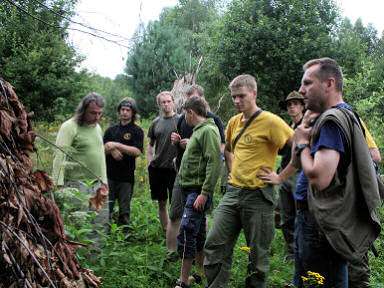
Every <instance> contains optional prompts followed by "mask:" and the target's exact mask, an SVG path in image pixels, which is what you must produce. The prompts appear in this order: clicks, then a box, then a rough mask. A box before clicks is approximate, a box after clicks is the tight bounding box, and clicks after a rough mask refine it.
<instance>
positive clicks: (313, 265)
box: [293, 210, 348, 288]
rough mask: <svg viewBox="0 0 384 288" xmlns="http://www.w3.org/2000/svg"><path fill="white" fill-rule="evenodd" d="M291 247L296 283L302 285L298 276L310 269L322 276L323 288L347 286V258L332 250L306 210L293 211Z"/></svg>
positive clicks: (346, 287)
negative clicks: (294, 220)
mask: <svg viewBox="0 0 384 288" xmlns="http://www.w3.org/2000/svg"><path fill="white" fill-rule="evenodd" d="M294 250H295V272H294V275H293V284H294V285H295V287H299V288H300V287H303V280H302V278H301V276H307V272H308V271H311V272H315V273H319V274H320V275H321V276H323V277H325V280H324V286H323V287H324V288H348V265H347V264H348V262H347V261H346V260H345V259H343V257H342V256H341V255H340V254H338V253H336V251H335V250H333V248H332V247H331V245H330V244H329V242H328V241H327V239H326V237H325V235H324V234H323V233H322V232H321V231H320V229H319V228H318V226H317V224H316V222H315V219H314V218H313V216H312V215H311V213H310V212H309V211H308V210H306V211H298V213H297V215H296V222H295V248H294ZM305 287H307V286H305Z"/></svg>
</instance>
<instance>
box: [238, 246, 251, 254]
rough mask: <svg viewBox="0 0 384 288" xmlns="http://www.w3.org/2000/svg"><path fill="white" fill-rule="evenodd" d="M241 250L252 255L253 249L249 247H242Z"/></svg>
mask: <svg viewBox="0 0 384 288" xmlns="http://www.w3.org/2000/svg"><path fill="white" fill-rule="evenodd" d="M240 250H243V251H245V252H248V253H251V248H249V247H240Z"/></svg>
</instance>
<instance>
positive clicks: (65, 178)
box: [52, 92, 108, 230]
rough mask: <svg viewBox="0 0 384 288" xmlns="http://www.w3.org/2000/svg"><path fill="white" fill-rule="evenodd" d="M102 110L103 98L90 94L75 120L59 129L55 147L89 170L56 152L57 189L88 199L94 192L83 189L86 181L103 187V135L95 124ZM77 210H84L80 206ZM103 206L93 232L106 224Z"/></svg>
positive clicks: (106, 216) (104, 180)
mask: <svg viewBox="0 0 384 288" xmlns="http://www.w3.org/2000/svg"><path fill="white" fill-rule="evenodd" d="M103 108H104V100H103V98H102V97H101V96H100V95H99V94H97V93H94V92H92V93H90V94H88V95H87V96H85V97H84V98H83V100H82V101H81V102H80V103H79V105H78V107H77V111H76V114H75V116H74V117H72V118H71V119H69V120H67V121H65V122H64V123H63V124H62V125H61V127H60V130H59V132H58V134H57V138H56V145H57V146H59V147H61V148H62V149H64V150H65V151H67V152H68V153H69V154H70V155H71V156H73V158H74V159H76V160H77V161H78V162H80V163H82V164H83V165H84V166H85V167H87V168H88V169H89V170H88V169H86V168H85V167H84V166H83V165H81V164H79V163H78V162H77V161H73V160H72V159H70V157H68V156H66V155H65V154H64V153H63V152H61V151H57V152H56V153H55V155H54V160H53V171H52V178H53V181H54V182H55V184H56V185H57V186H58V188H59V189H61V188H62V187H63V186H66V187H68V186H70V187H74V188H77V189H79V190H80V191H82V192H83V193H84V194H86V195H90V194H93V193H94V192H95V188H91V187H89V186H88V185H86V184H85V182H86V181H89V182H90V183H97V182H99V183H100V182H102V183H103V184H107V175H106V167H105V153H104V143H103V132H102V129H101V127H100V125H99V124H98V122H99V120H100V118H101V116H102V113H103ZM100 184H101V183H100ZM75 205H76V203H75ZM79 206H80V205H79ZM81 206H84V205H83V203H81ZM106 206H107V205H104V208H103V209H102V210H101V211H99V213H98V215H97V217H96V219H95V223H97V225H98V227H96V228H95V230H97V229H105V227H106V225H107V223H108V211H107V209H106Z"/></svg>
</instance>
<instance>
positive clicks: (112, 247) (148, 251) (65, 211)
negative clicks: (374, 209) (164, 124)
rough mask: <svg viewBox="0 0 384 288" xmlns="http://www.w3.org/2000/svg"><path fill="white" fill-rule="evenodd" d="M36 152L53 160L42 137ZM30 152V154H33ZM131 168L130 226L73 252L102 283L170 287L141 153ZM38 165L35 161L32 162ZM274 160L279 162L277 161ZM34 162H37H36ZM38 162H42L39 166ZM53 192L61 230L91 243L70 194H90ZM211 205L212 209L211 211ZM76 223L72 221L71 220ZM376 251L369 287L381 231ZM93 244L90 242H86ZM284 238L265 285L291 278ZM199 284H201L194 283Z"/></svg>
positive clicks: (243, 264)
mask: <svg viewBox="0 0 384 288" xmlns="http://www.w3.org/2000/svg"><path fill="white" fill-rule="evenodd" d="M150 123H151V121H149V120H143V121H142V122H141V124H142V127H143V129H144V130H146V129H148V127H149V125H150ZM35 127H37V128H38V132H39V133H40V134H42V135H44V136H45V137H47V138H48V139H55V138H56V133H57V129H58V127H57V125H54V126H52V125H46V124H44V123H36V125H35ZM36 145H37V148H38V149H39V151H40V152H39V153H40V158H42V159H40V162H41V163H45V164H46V166H50V165H51V163H52V151H51V152H49V153H42V150H44V151H46V150H47V147H46V143H44V142H41V141H39V142H37V143H36ZM31 155H32V154H31ZM136 164H137V165H136V167H137V168H136V173H135V177H136V180H135V189H134V194H133V200H132V207H131V208H132V212H131V228H132V230H131V231H130V233H129V234H128V235H126V234H123V231H122V229H123V227H117V225H116V224H115V223H112V225H111V230H110V233H105V235H103V239H104V247H103V249H102V251H101V253H100V254H98V257H97V259H98V260H99V261H97V262H96V263H93V264H91V262H90V259H89V256H88V254H87V249H85V248H82V249H79V250H78V253H77V257H78V259H79V260H80V263H81V265H82V266H85V267H88V268H91V269H93V270H94V271H95V275H97V276H102V277H103V280H104V286H103V287H106V288H109V287H111V288H112V287H113V288H115V287H132V288H133V287H134V288H136V287H147V286H148V287H159V288H166V287H167V288H168V287H173V286H172V285H174V283H175V280H176V279H177V277H178V276H179V273H180V265H181V262H180V261H178V262H175V263H169V264H168V265H167V266H166V269H165V270H163V269H162V265H163V261H164V259H165V255H166V246H165V235H164V232H163V231H162V228H161V225H160V222H159V220H158V215H157V213H158V212H157V203H156V201H152V200H150V192H149V185H148V174H147V169H146V161H145V155H142V156H141V157H140V158H137V161H136ZM35 165H36V164H35ZM276 165H277V166H278V163H276ZM35 167H36V166H35ZM39 168H41V167H39ZM221 197H222V195H221V194H219V193H216V195H215V203H214V207H216V206H217V205H218V203H219V201H220V200H221ZM55 198H56V201H57V202H58V205H59V207H60V210H61V215H62V217H63V219H64V224H65V231H66V232H67V234H68V235H69V236H70V237H71V238H73V239H77V240H80V241H82V242H87V243H89V244H90V245H93V243H92V242H91V241H89V240H88V237H87V236H88V235H89V234H90V230H92V228H93V227H92V225H90V222H91V221H90V220H91V219H92V217H94V215H93V213H92V212H82V213H78V212H76V211H77V210H78V208H77V207H74V206H73V204H72V201H71V199H73V198H79V199H83V201H84V205H87V203H88V199H86V198H84V197H83V195H81V193H80V192H79V191H78V190H76V189H71V188H65V189H64V190H61V191H60V193H59V192H55ZM214 211H215V210H213V213H214ZM383 211H384V210H383V208H381V209H380V210H379V215H380V219H384V212H383ZM212 218H213V215H209V216H208V223H209V226H210V225H212ZM74 223H76V225H74ZM244 246H247V245H246V240H245V237H244V234H243V233H241V234H240V236H239V239H238V241H237V243H236V246H235V248H234V254H233V266H232V269H231V276H230V283H229V287H232V288H240V287H244V279H245V277H246V273H247V265H248V254H247V252H245V251H241V250H240V247H244ZM375 246H376V248H377V250H378V252H379V255H380V256H379V257H378V258H374V256H373V255H372V253H369V257H370V263H371V275H372V276H371V283H370V285H371V287H377V288H379V287H380V288H382V287H383V286H382V283H384V268H383V267H384V258H383V256H382V255H384V232H382V233H381V235H380V237H379V239H378V240H377V241H376V242H375ZM90 248H92V246H90ZM284 256H285V244H284V238H283V235H282V233H281V230H276V233H275V238H274V240H273V242H272V245H271V248H270V273H269V283H268V287H272V288H281V287H284V286H285V285H286V284H289V283H290V281H291V279H292V273H293V263H288V264H284V262H283V261H284ZM194 287H203V285H200V286H199V285H194Z"/></svg>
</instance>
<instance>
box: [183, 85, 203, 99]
mask: <svg viewBox="0 0 384 288" xmlns="http://www.w3.org/2000/svg"><path fill="white" fill-rule="evenodd" d="M195 92H197V94H199V96H200V97H204V89H203V87H201V86H200V85H197V84H192V85H190V86H188V87H187V88H186V89H185V95H192V94H193V93H195Z"/></svg>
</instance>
